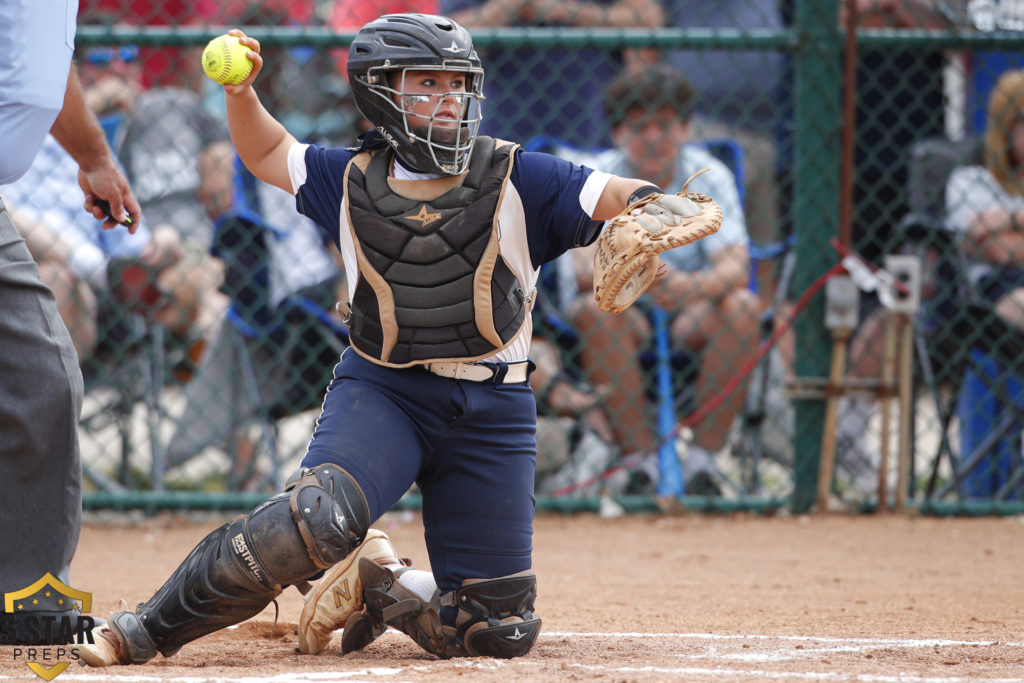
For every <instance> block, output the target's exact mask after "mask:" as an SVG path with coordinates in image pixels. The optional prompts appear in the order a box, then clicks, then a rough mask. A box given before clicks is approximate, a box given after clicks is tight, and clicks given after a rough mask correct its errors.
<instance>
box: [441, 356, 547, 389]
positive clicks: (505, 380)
mask: <svg viewBox="0 0 1024 683" xmlns="http://www.w3.org/2000/svg"><path fill="white" fill-rule="evenodd" d="M502 368H507V369H508V371H507V372H506V373H505V376H504V377H500V375H501V369H502ZM423 369H424V370H426V371H427V372H431V373H433V374H435V375H440V376H441V377H451V378H453V379H464V380H468V381H470V382H490V381H492V380H494V381H496V382H499V383H501V384H514V383H516V382H525V381H526V380H527V378H528V377H529V376H530V362H529V361H525V360H524V361H520V362H518V363H508V364H505V365H501V364H496V365H494V366H488V365H483V364H481V363H427V364H426V365H424V366H423Z"/></svg>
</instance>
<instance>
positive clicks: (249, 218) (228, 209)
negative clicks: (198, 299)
mask: <svg viewBox="0 0 1024 683" xmlns="http://www.w3.org/2000/svg"><path fill="white" fill-rule="evenodd" d="M201 170H202V179H203V182H202V186H201V189H200V196H201V198H202V201H203V207H204V208H205V210H206V211H207V213H208V214H209V216H210V218H211V219H212V220H213V221H214V222H215V224H216V235H215V238H214V247H213V253H214V254H215V255H216V256H217V257H218V258H219V259H221V260H223V263H224V268H225V276H224V284H223V286H222V290H223V291H224V293H225V294H226V295H227V296H228V297H229V298H230V299H231V307H230V308H229V309H228V312H227V315H226V316H225V317H224V319H223V320H222V321H221V322H220V324H219V325H218V327H217V330H216V333H215V335H214V337H213V341H212V343H211V344H210V346H209V347H208V349H207V351H206V354H205V355H204V357H203V361H202V363H201V365H200V367H199V371H198V373H197V374H196V375H195V376H194V377H193V378H192V379H191V381H190V382H189V384H188V386H187V387H186V390H185V398H186V402H185V408H184V411H183V413H182V414H181V416H180V417H179V418H178V419H177V420H176V422H175V430H174V434H173V436H172V437H171V439H170V440H169V441H168V443H167V465H168V467H175V466H178V465H181V464H183V463H185V462H186V461H188V460H189V459H191V458H192V457H194V456H195V455H197V454H198V453H199V452H200V451H202V450H203V449H204V448H206V447H207V446H210V445H217V446H220V447H223V448H225V449H226V450H227V451H228V453H229V455H230V456H231V458H232V463H233V464H232V468H231V473H230V477H229V479H230V480H229V486H230V487H231V488H242V489H250V490H251V489H256V488H259V487H261V486H262V485H263V484H264V482H266V483H270V484H272V485H273V486H278V485H279V484H280V482H277V481H276V480H275V479H274V478H275V477H276V475H277V473H271V474H270V476H269V477H267V476H263V475H260V474H258V473H257V472H256V463H255V462H254V455H255V452H256V443H255V442H254V441H253V439H252V438H251V433H250V432H251V429H250V428H251V427H252V426H253V425H254V423H256V422H258V421H260V420H264V421H265V420H269V419H276V418H279V417H282V416H284V415H291V414H294V413H297V412H299V411H302V410H308V409H310V408H312V407H315V406H317V405H319V404H320V400H321V398H322V395H323V388H324V387H325V386H326V385H327V383H328V380H329V379H330V375H331V368H332V367H333V366H334V364H335V363H336V362H337V360H338V356H339V355H340V351H341V346H340V341H338V339H337V338H336V336H335V333H334V332H333V331H332V329H331V328H330V327H329V326H328V325H326V324H325V323H323V322H321V321H319V320H317V319H316V317H315V316H314V315H312V314H310V313H309V312H305V311H304V310H303V309H301V308H294V307H293V308H291V309H287V308H285V307H284V306H282V302H284V301H285V300H286V299H288V298H289V297H293V296H299V297H302V298H303V299H305V300H306V301H308V302H310V303H312V304H313V306H314V307H315V308H316V309H317V310H318V311H321V312H323V313H324V314H326V313H327V311H331V310H333V305H334V302H335V301H336V300H338V299H337V298H336V297H338V296H339V295H338V292H337V290H338V288H339V287H340V286H341V277H340V268H339V266H338V264H337V261H336V259H335V257H333V256H332V255H331V254H330V253H329V251H328V249H327V248H326V246H325V245H324V242H323V240H322V239H321V235H322V233H321V232H320V230H319V229H318V228H317V227H316V226H315V225H314V224H313V223H312V222H311V221H310V220H309V219H308V218H306V217H304V216H302V215H300V214H299V213H298V212H297V211H296V209H295V200H294V198H293V197H292V196H291V195H289V194H288V193H287V192H284V191H283V190H280V189H278V188H275V187H273V186H271V185H267V184H266V183H264V182H261V181H257V180H256V179H255V178H253V177H252V176H251V175H250V174H249V173H248V171H245V170H244V169H241V170H240V169H239V168H238V167H237V164H236V157H235V153H234V151H225V150H223V149H221V150H220V151H219V152H218V153H217V154H208V155H206V156H205V157H204V159H203V163H202V166H201ZM240 174H241V175H240ZM340 300H347V297H346V296H344V295H343V294H342V295H341V298H340ZM338 322H339V323H340V320H339V321H338Z"/></svg>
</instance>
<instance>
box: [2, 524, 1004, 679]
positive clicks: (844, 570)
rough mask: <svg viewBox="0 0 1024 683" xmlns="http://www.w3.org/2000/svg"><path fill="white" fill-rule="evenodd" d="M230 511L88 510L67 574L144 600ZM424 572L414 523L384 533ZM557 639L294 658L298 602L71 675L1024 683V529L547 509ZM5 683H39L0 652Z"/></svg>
mask: <svg viewBox="0 0 1024 683" xmlns="http://www.w3.org/2000/svg"><path fill="white" fill-rule="evenodd" d="M225 519H226V517H224V516H210V515H204V516H195V515H192V516H188V517H186V516H182V515H160V516H156V517H142V516H137V515H136V516H131V515H129V516H124V515H114V514H113V513H106V514H99V513H94V514H92V515H90V516H89V518H88V519H87V522H86V525H85V528H84V529H83V531H82V540H81V543H80V546H79V551H78V554H77V556H76V559H75V563H74V565H73V566H72V575H71V584H72V586H73V587H75V588H77V589H79V590H83V591H88V592H91V593H92V595H93V609H92V612H93V614H96V615H100V616H106V615H108V614H109V613H110V612H111V611H114V610H117V609H119V608H120V607H119V604H120V601H121V600H124V601H125V602H126V603H127V604H128V605H132V606H134V605H135V604H137V603H138V602H140V601H144V600H146V599H147V598H149V597H150V596H151V595H152V594H153V592H155V590H156V589H157V588H158V587H159V586H160V584H161V583H162V582H163V581H164V580H165V579H166V578H167V577H168V576H169V575H170V574H171V572H172V571H173V570H174V569H175V567H177V565H178V563H179V562H180V561H181V560H182V559H183V558H184V557H185V555H186V554H187V553H188V552H189V550H190V549H191V548H192V547H193V546H194V545H195V544H196V543H197V542H198V541H199V540H201V539H202V538H203V536H204V535H205V534H206V533H208V532H209V531H210V530H212V529H213V528H215V527H216V526H218V525H219V524H220V523H222V522H223V521H224V520H225ZM376 526H377V527H378V528H381V529H383V530H384V531H386V532H387V533H388V534H389V535H390V536H391V538H392V540H393V542H394V543H395V545H396V547H397V548H398V550H399V552H400V553H401V554H402V555H405V556H408V557H410V558H412V559H413V561H414V562H415V564H416V565H417V566H419V567H421V568H427V567H429V563H428V561H427V557H426V549H425V547H424V544H423V536H422V526H421V522H420V519H419V516H418V515H417V514H416V513H411V512H403V513H394V514H389V515H387V516H386V517H385V518H384V519H382V520H381V521H380V522H379V523H378V524H377V525H376ZM535 529H536V530H535V535H534V568H535V570H536V571H537V574H538V582H539V583H538V585H539V597H538V603H537V610H538V612H539V614H540V615H541V617H542V618H543V620H544V632H543V634H542V635H541V637H540V639H539V640H538V642H537V644H536V646H535V647H534V648H533V650H532V651H531V652H530V654H529V655H528V656H526V657H522V658H519V659H514V660H492V659H485V658H470V659H459V660H447V661H444V660H438V659H436V658H434V657H433V656H431V655H429V654H427V653H426V652H424V651H422V650H421V649H420V648H419V647H418V646H416V645H415V644H414V643H413V642H412V640H410V639H409V638H408V637H407V636H405V635H403V634H401V633H397V632H388V633H387V634H385V635H384V637H382V638H381V639H380V640H378V641H376V642H375V643H373V644H372V645H371V646H370V647H368V648H367V649H366V650H364V651H362V652H357V653H352V654H350V655H347V656H345V657H341V656H340V648H339V645H338V639H337V638H336V639H335V640H334V641H333V642H332V644H331V646H330V647H329V648H328V650H327V651H326V652H325V653H324V654H322V655H318V656H303V655H300V654H298V653H297V652H296V646H297V643H298V639H297V636H296V635H295V629H296V625H297V623H298V617H299V613H300V611H301V609H302V598H301V595H300V594H299V593H298V592H297V591H295V590H294V589H288V590H287V591H286V592H285V593H284V595H282V597H281V598H280V599H279V600H278V604H279V608H280V611H279V614H278V619H277V623H276V624H275V622H274V606H273V605H271V606H270V607H268V608H267V609H266V610H264V611H263V612H262V613H261V614H260V615H258V616H257V617H255V618H254V619H252V620H250V621H248V622H245V623H243V624H241V625H239V626H237V627H233V628H230V629H226V630H223V631H220V632H218V633H215V634H212V635H210V636H207V637H205V638H201V639H200V640H197V641H195V642H193V643H190V644H188V645H186V646H185V647H184V648H182V650H181V651H180V652H179V653H178V654H177V655H175V656H173V657H171V658H166V659H165V658H163V657H158V658H157V659H155V660H153V661H152V662H151V663H149V664H147V665H145V666H133V667H115V668H110V669H89V668H87V667H82V666H79V665H78V664H77V663H72V665H71V666H69V667H68V668H67V669H66V670H65V671H64V672H63V673H61V674H60V677H59V679H58V680H60V681H61V682H62V683H63V682H68V681H125V682H127V681H136V682H144V681H145V682H148V681H181V682H183V683H184V682H187V683H198V682H200V681H225V682H236V681H237V682H245V683H270V682H274V683H276V682H281V683H284V682H291V681H311V682H313V681H315V682H317V683H323V682H325V681H344V682H346V683H350V682H353V681H371V682H380V683H392V682H399V681H401V682H404V681H422V682H434V681H452V680H463V681H474V682H476V681H484V682H489V681H494V682H495V683H498V682H500V683H507V682H508V681H564V680H578V681H614V682H616V683H617V682H620V681H667V680H674V681H761V680H770V681H866V682H872V683H874V682H887V681H893V682H922V683H930V682H935V683H954V682H959V681H1024V519H1022V518H994V517H989V518H977V519H940V518H934V517H914V516H897V515H886V516H861V517H850V516H832V515H820V516H776V517H758V516H750V515H742V514H740V515H730V516H715V515H696V514H695V515H688V514H680V515H671V516H665V515H631V516H626V517H621V518H617V519H601V518H598V517H596V516H592V515H557V514H542V515H540V516H539V517H538V519H537V522H536V525H535ZM0 680H4V681H39V680H40V678H37V677H36V676H35V674H33V673H32V672H31V671H30V670H29V669H28V668H26V666H25V660H24V655H22V656H21V657H20V658H17V659H16V658H15V656H14V654H13V648H10V647H5V648H0Z"/></svg>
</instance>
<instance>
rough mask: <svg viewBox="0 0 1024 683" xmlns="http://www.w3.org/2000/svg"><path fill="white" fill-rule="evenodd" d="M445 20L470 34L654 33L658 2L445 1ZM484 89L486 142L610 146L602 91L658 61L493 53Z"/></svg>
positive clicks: (599, 54) (533, 51)
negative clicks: (502, 29) (540, 140)
mask: <svg viewBox="0 0 1024 683" xmlns="http://www.w3.org/2000/svg"><path fill="white" fill-rule="evenodd" d="M441 14H444V15H445V16H449V17H451V18H452V19H454V20H455V21H457V22H459V23H460V24H462V25H463V26H465V27H467V28H469V29H470V31H472V29H473V28H476V27H480V28H487V27H495V26H574V27H585V28H655V27H660V26H662V25H664V23H665V21H664V17H665V13H664V11H663V10H662V8H661V4H660V3H659V2H657V0H614V1H612V0H595V1H594V2H587V1H585V0H581V1H577V0H570V1H563V0H512V1H509V0H485V1H484V0H442V1H441ZM481 56H482V58H483V59H484V61H485V62H486V63H487V64H488V70H489V75H488V78H487V82H486V83H484V89H485V94H486V96H487V102H486V103H485V104H484V106H485V107H486V110H487V116H486V117H485V118H484V129H483V132H484V134H485V135H491V136H494V137H499V138H503V139H509V140H522V141H524V143H525V142H528V141H529V140H530V139H532V138H534V137H536V136H538V135H545V136H548V137H554V138H559V139H561V140H564V141H565V142H567V143H569V144H572V145H574V146H576V147H581V148H593V147H607V146H609V145H610V144H611V141H610V140H609V139H608V135H607V131H608V126H607V123H606V122H605V120H604V117H603V115H602V107H601V91H602V90H603V89H604V86H605V85H606V84H607V83H608V82H609V81H610V80H612V79H613V78H615V76H616V75H617V74H618V73H619V71H620V70H622V68H623V67H624V66H632V65H636V64H640V63H643V62H650V61H654V60H656V57H655V56H653V55H652V54H651V53H650V52H649V51H644V50H626V51H614V52H610V51H608V50H593V49H587V50H566V49H561V48H540V47H538V48H526V49H523V48H490V49H487V50H486V54H485V55H481Z"/></svg>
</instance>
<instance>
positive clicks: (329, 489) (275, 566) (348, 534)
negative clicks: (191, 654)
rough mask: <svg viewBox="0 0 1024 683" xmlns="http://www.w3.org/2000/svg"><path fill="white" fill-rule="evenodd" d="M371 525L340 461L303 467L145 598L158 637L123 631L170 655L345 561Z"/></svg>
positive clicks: (143, 608)
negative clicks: (283, 591)
mask: <svg viewBox="0 0 1024 683" xmlns="http://www.w3.org/2000/svg"><path fill="white" fill-rule="evenodd" d="M369 525H370V519H369V509H368V508H367V506H366V500H365V498H364V497H363V493H362V491H361V490H360V488H359V485H358V484H356V482H355V480H353V479H352V477H350V476H349V475H348V473H346V472H345V471H344V470H342V469H341V468H339V467H337V466H335V465H319V466H317V467H314V468H312V469H302V470H299V472H297V473H296V474H295V475H293V476H292V477H291V478H290V479H289V482H288V485H287V486H286V488H285V491H284V492H283V493H279V494H277V495H276V496H273V497H272V498H270V499H269V500H267V501H266V502H264V503H262V504H261V505H259V506H258V507H256V508H255V509H253V510H252V511H251V512H250V513H249V514H248V515H245V516H244V517H238V518H236V519H234V520H232V521H230V522H228V523H226V524H224V525H222V526H221V527H219V528H217V529H215V530H214V531H212V532H210V534H209V535H207V537H206V538H205V539H203V540H202V541H201V542H200V543H199V545H197V546H196V547H195V548H194V549H193V550H192V552H191V553H190V554H189V556H188V557H186V558H185V561H184V562H182V563H181V565H180V566H179V567H178V569H177V571H175V573H174V574H173V575H172V576H171V578H169V579H168V580H167V582H166V583H164V585H163V586H162V587H161V588H160V590H158V591H157V592H156V594H155V595H154V596H153V597H152V598H150V599H149V600H147V601H146V602H145V603H143V604H141V605H139V607H138V609H137V613H138V616H139V619H140V620H141V623H142V624H143V625H144V626H145V632H146V634H148V635H149V636H150V638H151V639H152V643H151V644H150V643H145V642H144V640H145V639H144V638H142V637H141V636H142V634H141V633H136V635H137V636H138V637H137V638H131V636H132V633H131V631H132V629H130V628H128V629H125V628H121V629H119V630H120V631H121V633H122V635H124V636H125V637H126V638H130V639H131V640H132V642H131V643H129V645H132V644H135V645H136V646H137V648H138V649H139V650H140V651H143V652H149V651H151V650H152V647H153V646H155V647H156V649H158V650H159V651H160V652H161V653H162V654H164V655H165V656H170V655H172V654H174V653H175V652H177V651H178V650H179V649H180V648H181V646H182V645H184V644H186V643H189V642H191V641H193V640H195V639H196V638H199V637H200V636H203V635H206V634H208V633H212V632H214V631H216V630H219V629H221V628H224V627H225V626H230V625H232V624H237V623H239V622H241V621H245V620H246V619H249V618H251V617H253V616H255V615H256V614H259V613H260V612H261V611H262V610H263V608H264V607H266V606H267V605H268V604H269V603H270V601H271V600H273V599H274V598H276V597H277V596H278V595H280V593H281V591H282V590H283V589H284V588H285V587H287V586H290V585H295V584H301V583H303V582H305V580H306V579H308V578H310V577H311V576H313V575H314V574H316V573H317V572H319V571H321V570H323V569H326V568H327V567H330V566H332V565H333V564H335V563H337V562H340V561H341V560H342V559H344V558H345V556H346V555H348V554H349V553H350V552H352V550H354V549H355V548H356V547H358V546H359V544H360V543H361V542H362V540H363V536H365V534H366V532H367V529H368V528H369ZM126 623H127V622H126ZM129 625H130V624H129ZM126 631H127V633H126ZM135 641H138V642H137V643H136V642H135Z"/></svg>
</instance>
